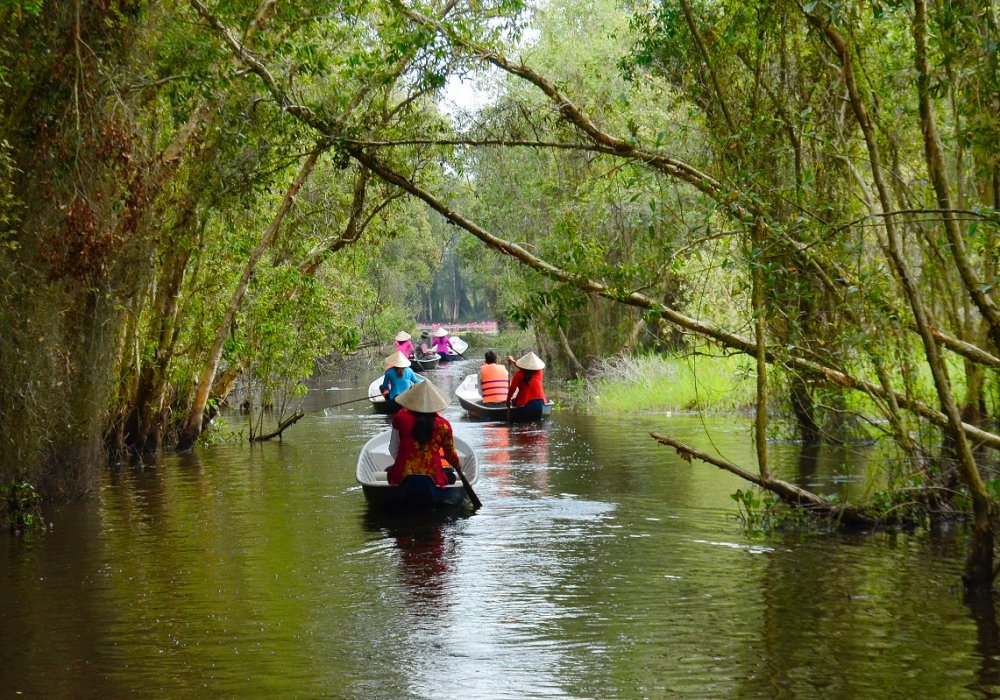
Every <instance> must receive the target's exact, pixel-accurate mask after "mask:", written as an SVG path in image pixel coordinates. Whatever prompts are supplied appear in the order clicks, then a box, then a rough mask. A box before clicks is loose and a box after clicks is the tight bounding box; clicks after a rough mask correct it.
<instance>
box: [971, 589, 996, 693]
mask: <svg viewBox="0 0 1000 700" xmlns="http://www.w3.org/2000/svg"><path fill="white" fill-rule="evenodd" d="M965 604H966V606H967V607H968V608H969V612H970V613H971V615H972V619H973V620H974V621H975V623H976V651H978V652H979V659H980V664H979V673H978V677H977V683H976V685H975V686H974V687H973V688H972V689H974V690H977V691H979V692H981V693H983V697H989V698H1000V625H998V624H997V610H996V600H995V598H994V596H993V595H991V594H972V593H970V594H967V595H966V596H965Z"/></svg>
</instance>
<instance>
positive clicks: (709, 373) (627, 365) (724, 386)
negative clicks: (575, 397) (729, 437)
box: [588, 354, 756, 413]
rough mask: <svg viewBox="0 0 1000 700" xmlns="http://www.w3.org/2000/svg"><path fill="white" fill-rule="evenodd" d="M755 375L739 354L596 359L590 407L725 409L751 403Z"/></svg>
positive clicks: (616, 409) (620, 409)
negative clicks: (597, 361)
mask: <svg viewBox="0 0 1000 700" xmlns="http://www.w3.org/2000/svg"><path fill="white" fill-rule="evenodd" d="M755 391H756V380H755V379H754V373H753V366H752V364H751V360H750V359H749V358H747V357H745V356H738V355H731V356H717V355H701V354H693V355H685V356H683V357H682V356H662V355H639V356H623V357H615V358H611V359H609V360H605V361H603V362H602V363H600V364H599V365H598V366H597V367H596V368H595V369H594V371H593V372H592V374H591V376H590V377H589V390H588V394H589V397H590V403H591V405H592V407H593V408H595V409H597V410H600V411H607V412H613V413H626V412H637V411H638V412H641V411H646V412H657V411H711V412H728V411H740V410H744V409H747V408H750V407H752V406H753V404H754V396H755Z"/></svg>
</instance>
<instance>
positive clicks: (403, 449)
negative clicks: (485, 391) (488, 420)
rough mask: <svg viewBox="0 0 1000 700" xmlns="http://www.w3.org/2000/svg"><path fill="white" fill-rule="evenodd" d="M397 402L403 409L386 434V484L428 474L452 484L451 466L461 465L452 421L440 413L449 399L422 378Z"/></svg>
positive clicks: (452, 469) (394, 417)
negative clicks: (389, 460) (456, 449)
mask: <svg viewBox="0 0 1000 700" xmlns="http://www.w3.org/2000/svg"><path fill="white" fill-rule="evenodd" d="M398 401H399V405H400V406H402V408H400V409H399V411H398V412H397V413H396V415H395V416H393V418H392V433H391V434H390V436H389V454H390V455H392V458H393V462H392V466H391V467H389V468H388V469H387V470H386V471H387V472H388V477H389V483H390V484H392V485H396V484H399V483H401V482H402V481H403V479H405V478H406V477H408V476H414V475H424V476H429V477H430V478H431V479H433V480H434V483H435V484H437V485H438V486H447V485H448V484H453V483H455V470H454V468H453V466H452V465H457V466H459V467H460V466H462V464H461V462H460V461H459V458H458V453H457V452H456V451H455V436H454V434H453V433H452V430H451V423H449V422H448V421H447V419H445V418H444V417H443V416H442V415H441V414H440V413H439V412H440V411H443V410H444V409H445V408H447V407H448V399H447V398H445V396H444V394H442V393H441V392H440V391H438V389H437V387H435V386H434V385H433V384H431V383H430V381H427V380H425V381H423V382H420V383H419V384H417V385H416V386H414V387H412V388H410V389H409V390H407V391H404V392H403V393H402V394H400V395H399V398H398Z"/></svg>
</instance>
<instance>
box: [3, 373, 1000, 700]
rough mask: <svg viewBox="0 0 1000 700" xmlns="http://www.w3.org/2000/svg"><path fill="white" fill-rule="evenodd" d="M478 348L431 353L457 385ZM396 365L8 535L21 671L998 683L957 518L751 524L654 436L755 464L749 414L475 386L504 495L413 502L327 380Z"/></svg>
mask: <svg viewBox="0 0 1000 700" xmlns="http://www.w3.org/2000/svg"><path fill="white" fill-rule="evenodd" d="M477 364H478V363H476V362H473V361H468V362H460V363H455V364H454V365H452V366H448V367H444V368H442V369H441V370H438V371H436V372H432V373H429V374H430V376H431V377H432V379H433V380H434V381H435V383H436V384H438V386H439V387H441V388H443V389H445V390H448V391H451V390H453V389H454V387H456V386H457V385H458V383H459V381H460V380H461V378H462V377H463V376H464V374H466V373H467V372H471V371H474V370H475V368H476V366H477ZM373 376H374V375H372V376H366V375H358V376H346V377H322V378H318V379H316V380H315V381H314V382H313V390H312V391H311V393H310V395H309V397H308V402H307V406H306V408H307V410H308V411H309V413H308V415H307V417H306V418H305V419H303V420H302V421H300V422H299V423H298V424H296V425H295V426H294V427H292V428H291V429H289V430H288V431H287V433H286V436H285V440H284V442H282V443H280V444H279V443H274V444H265V445H259V446H254V447H248V446H247V445H245V444H233V445H224V446H219V447H199V448H198V449H197V450H196V451H195V453H194V454H193V455H187V456H178V457H169V458H167V459H165V460H164V461H163V463H162V464H160V465H159V466H157V467H156V468H151V469H147V470H145V471H141V472H136V471H122V472H115V473H109V474H108V475H107V476H106V477H105V479H104V483H103V486H102V489H101V492H100V493H99V494H97V495H96V496H95V497H94V498H92V499H90V500H89V501H87V502H85V503H78V504H72V505H70V506H65V507H62V508H61V509H59V510H58V511H56V512H53V513H51V514H50V518H51V520H52V522H53V523H54V524H55V528H54V531H52V532H50V533H46V534H38V535H32V536H30V537H27V538H10V537H6V536H5V537H2V538H0V542H2V543H3V547H4V551H3V553H2V554H0V591H2V595H0V697H67V698H69V697H72V698H77V697H112V698H115V697H206V698H208V697H212V698H214V697H259V696H264V695H267V696H271V697H329V698H444V697H454V698H491V699H493V698H602V699H603V698H662V697H692V698H707V697H726V698H729V697H736V698H742V697H762V698H771V697H777V698H798V697H801V698H812V697H823V698H853V697H858V698H877V697H899V698H913V697H923V698H953V697H994V696H995V695H996V693H997V692H1000V682H998V678H1000V673H998V662H997V657H996V653H997V648H998V644H997V639H998V637H1000V633H998V631H997V628H996V625H995V622H994V617H993V614H992V611H991V610H986V611H975V610H971V609H970V608H969V607H967V606H966V605H964V604H963V601H962V594H961V590H960V585H959V584H960V578H959V577H960V572H961V565H962V543H963V542H964V540H963V537H962V534H961V533H958V532H955V533H942V534H941V535H937V536H934V537H928V536H908V535H899V534H896V535H893V534H878V535H868V536H850V537H848V536H815V537H791V536H785V537H783V536H775V537H768V538H760V537H751V536H748V535H746V534H744V532H743V531H742V530H741V528H740V525H739V522H738V521H737V520H736V518H735V513H736V508H735V503H734V502H733V500H732V499H731V497H730V494H732V493H733V492H734V491H735V490H736V489H737V488H743V487H744V484H742V483H740V482H739V481H738V480H737V479H736V477H734V476H731V475H729V474H726V473H723V472H720V471H718V470H716V469H715V468H714V467H709V466H707V465H703V464H698V463H697V462H695V463H694V464H690V465H689V464H688V463H686V462H684V461H682V460H681V459H680V458H679V457H678V456H677V455H676V454H675V453H674V451H673V450H671V449H669V448H666V447H663V446H661V445H659V444H657V443H655V442H654V441H653V440H651V439H650V438H649V436H648V433H649V432H650V431H657V432H663V433H667V434H670V435H672V436H674V437H676V438H679V439H682V440H685V441H688V442H690V443H692V444H694V445H695V446H699V447H702V448H704V449H706V450H713V451H717V452H719V453H721V454H722V455H724V456H725V457H727V458H728V459H730V460H732V461H734V462H737V463H739V464H742V465H746V466H751V467H752V465H753V463H754V458H753V453H752V445H751V441H750V439H749V433H748V427H747V425H746V422H745V421H744V420H743V419H734V418H731V417H727V418H701V417H697V416H688V415H685V416H665V415H656V416H642V417H627V418H602V417H595V416H583V415H578V414H574V413H571V412H568V411H561V412H560V411H557V412H555V413H554V414H553V417H552V419H551V420H550V421H548V422H547V423H545V424H541V425H521V426H512V427H508V426H507V425H504V424H499V425H498V424H485V423H473V422H469V421H467V420H466V419H465V418H464V416H463V413H462V411H461V410H460V408H459V406H458V404H457V401H456V402H455V403H454V405H453V406H452V407H450V408H449V409H448V410H447V411H446V412H445V415H446V416H447V417H448V418H449V419H450V420H451V421H452V424H453V426H454V428H455V431H456V433H457V434H458V435H460V436H461V437H463V438H464V439H465V440H466V441H468V442H469V443H470V444H472V445H473V447H474V448H476V449H477V451H478V453H479V457H480V465H481V469H482V471H483V475H482V477H481V479H480V481H479V484H478V485H477V487H476V492H477V494H478V495H479V497H480V498H481V500H482V501H483V503H484V508H483V509H482V510H481V511H479V512H478V513H477V514H475V515H472V516H450V517H438V518H433V517H430V518H427V517H425V518H422V519H420V520H418V521H413V520H412V519H399V518H395V519H393V518H387V517H385V516H380V515H378V514H377V513H372V512H369V510H368V508H367V506H366V504H365V500H364V497H363V494H362V492H361V490H360V488H359V487H358V486H357V485H356V483H355V481H354V467H355V463H356V460H357V455H358V451H359V449H360V447H361V446H362V445H363V444H364V442H365V441H366V440H367V439H368V438H370V437H371V436H373V435H375V434H377V433H378V432H380V431H382V430H384V429H386V427H387V421H386V419H385V418H384V417H380V416H376V415H372V414H371V413H370V412H369V408H368V407H367V406H366V405H365V404H364V403H360V404H354V405H350V406H344V407H340V408H331V406H333V404H336V403H338V402H343V401H346V400H348V399H351V398H356V397H359V396H363V395H364V391H365V388H366V387H367V384H368V382H369V381H370V379H371V378H372V377H373ZM235 420H237V421H238V420H239V418H238V417H237V418H235ZM861 457H863V456H861ZM774 459H775V460H776V462H777V463H778V464H779V465H780V469H781V471H782V472H783V473H784V474H786V475H787V476H788V477H789V478H797V479H799V480H800V482H801V483H804V484H809V485H811V486H813V487H814V488H822V489H823V490H825V491H827V492H831V491H841V492H850V491H851V490H853V489H858V488H863V478H860V477H857V476H854V477H848V476H843V475H842V474H841V471H842V470H843V467H842V465H843V463H844V461H845V459H844V455H836V454H827V453H822V454H819V455H800V454H799V450H798V449H797V448H796V447H794V446H790V445H775V446H774ZM856 460H859V461H857V465H856V468H855V473H858V472H859V471H861V470H863V468H864V467H863V460H862V459H861V458H860V457H858V458H856Z"/></svg>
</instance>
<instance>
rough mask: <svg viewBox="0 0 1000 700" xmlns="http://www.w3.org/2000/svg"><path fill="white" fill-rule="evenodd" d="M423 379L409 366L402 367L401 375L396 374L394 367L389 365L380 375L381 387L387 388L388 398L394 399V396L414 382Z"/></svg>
mask: <svg viewBox="0 0 1000 700" xmlns="http://www.w3.org/2000/svg"><path fill="white" fill-rule="evenodd" d="M422 381H424V378H423V377H418V376H417V373H416V372H414V371H413V370H412V369H410V368H409V367H404V368H403V376H402V377H400V376H399V375H397V374H396V368H395V367H390V368H389V369H387V370H386V371H385V375H384V376H383V377H382V388H383V389H388V390H389V399H390V400H391V401H395V400H396V397H397V396H399V395H400V394H402V393H403V392H404V391H406V390H407V389H409V388H410V387H411V386H413V385H414V384H419V383H420V382H422Z"/></svg>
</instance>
